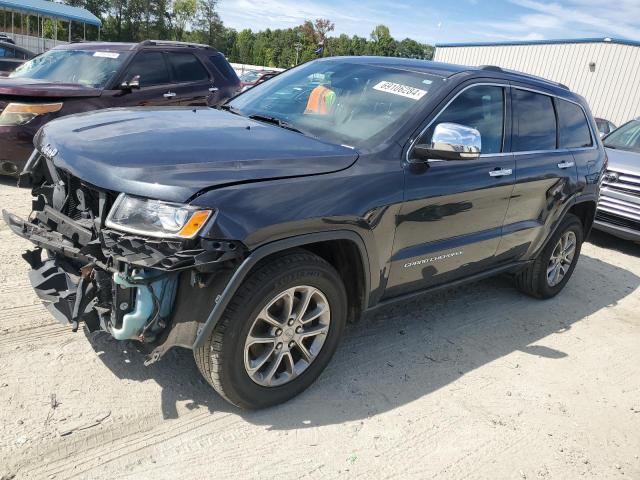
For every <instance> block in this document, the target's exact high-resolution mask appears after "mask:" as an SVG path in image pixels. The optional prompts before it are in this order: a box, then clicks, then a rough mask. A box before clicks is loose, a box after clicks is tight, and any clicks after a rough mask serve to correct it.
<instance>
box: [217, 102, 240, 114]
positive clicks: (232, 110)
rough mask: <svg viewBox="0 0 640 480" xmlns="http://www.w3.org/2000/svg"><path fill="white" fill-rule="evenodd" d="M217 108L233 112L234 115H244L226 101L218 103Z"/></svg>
mask: <svg viewBox="0 0 640 480" xmlns="http://www.w3.org/2000/svg"><path fill="white" fill-rule="evenodd" d="M218 109H220V110H224V111H225V112H229V113H233V114H234V115H240V116H241V117H244V115H243V114H242V112H241V111H240V110H238V109H237V108H236V107H234V106H233V105H229V104H228V103H227V104H225V105H220V106H219V107H218Z"/></svg>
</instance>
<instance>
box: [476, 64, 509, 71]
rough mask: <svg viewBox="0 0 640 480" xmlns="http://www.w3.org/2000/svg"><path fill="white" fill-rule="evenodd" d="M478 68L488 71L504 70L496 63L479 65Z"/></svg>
mask: <svg viewBox="0 0 640 480" xmlns="http://www.w3.org/2000/svg"><path fill="white" fill-rule="evenodd" d="M478 68H479V69H480V70H488V71H490V72H504V70H503V69H501V68H500V67H498V66H497V65H480V66H479V67H478Z"/></svg>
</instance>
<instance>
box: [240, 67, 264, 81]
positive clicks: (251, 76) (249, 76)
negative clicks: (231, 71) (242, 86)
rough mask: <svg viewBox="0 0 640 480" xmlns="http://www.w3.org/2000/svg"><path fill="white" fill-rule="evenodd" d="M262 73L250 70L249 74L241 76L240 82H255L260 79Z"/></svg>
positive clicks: (245, 73)
mask: <svg viewBox="0 0 640 480" xmlns="http://www.w3.org/2000/svg"><path fill="white" fill-rule="evenodd" d="M259 75H260V72H257V71H255V70H249V71H248V72H244V73H243V74H242V75H240V80H241V81H243V82H255V81H256V80H257V79H258V76H259Z"/></svg>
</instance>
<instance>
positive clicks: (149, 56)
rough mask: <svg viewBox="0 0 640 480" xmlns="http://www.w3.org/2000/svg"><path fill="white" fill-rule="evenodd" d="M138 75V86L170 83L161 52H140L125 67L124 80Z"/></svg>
mask: <svg viewBox="0 0 640 480" xmlns="http://www.w3.org/2000/svg"><path fill="white" fill-rule="evenodd" d="M135 75H140V87H143V88H144V87H152V86H154V85H163V84H166V83H171V79H170V77H169V71H168V70H167V64H166V62H165V61H164V55H163V53H162V52H140V53H138V54H137V55H136V57H135V58H134V59H133V61H132V62H131V65H129V68H127V74H126V75H125V77H124V80H130V79H131V78H132V77H133V76H135Z"/></svg>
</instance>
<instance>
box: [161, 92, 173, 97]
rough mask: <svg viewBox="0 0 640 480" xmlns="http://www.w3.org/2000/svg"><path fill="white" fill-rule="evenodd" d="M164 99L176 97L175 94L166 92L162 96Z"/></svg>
mask: <svg viewBox="0 0 640 480" xmlns="http://www.w3.org/2000/svg"><path fill="white" fill-rule="evenodd" d="M162 96H163V97H164V98H173V97H175V96H176V94H175V93H174V92H167V93H165V94H164V95H162Z"/></svg>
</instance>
